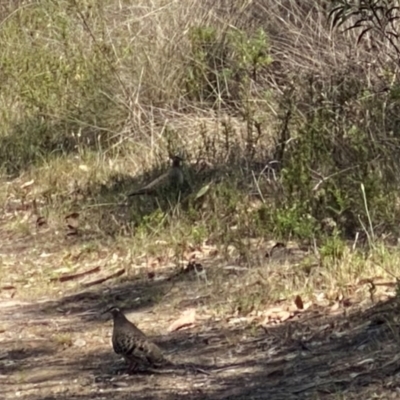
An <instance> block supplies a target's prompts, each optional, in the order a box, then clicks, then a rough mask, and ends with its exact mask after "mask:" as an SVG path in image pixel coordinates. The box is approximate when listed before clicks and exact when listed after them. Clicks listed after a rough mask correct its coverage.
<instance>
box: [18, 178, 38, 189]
mask: <svg viewBox="0 0 400 400" xmlns="http://www.w3.org/2000/svg"><path fill="white" fill-rule="evenodd" d="M34 183H35V180H34V179H32V180H31V181H28V182H25V183H24V184H23V185H21V189H25V188H27V187H29V186H32V185H33V184H34Z"/></svg>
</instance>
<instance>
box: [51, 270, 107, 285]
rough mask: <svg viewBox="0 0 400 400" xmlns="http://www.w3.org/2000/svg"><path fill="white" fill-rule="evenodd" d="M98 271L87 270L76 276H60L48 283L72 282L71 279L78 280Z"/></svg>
mask: <svg viewBox="0 0 400 400" xmlns="http://www.w3.org/2000/svg"><path fill="white" fill-rule="evenodd" d="M99 271H100V267H95V268H92V269H89V270H88V271H85V272H79V273H77V274H72V275H63V276H60V277H58V278H51V279H50V282H55V281H59V282H66V281H72V280H73V279H78V278H81V277H82V276H86V275H89V274H94V273H95V272H99Z"/></svg>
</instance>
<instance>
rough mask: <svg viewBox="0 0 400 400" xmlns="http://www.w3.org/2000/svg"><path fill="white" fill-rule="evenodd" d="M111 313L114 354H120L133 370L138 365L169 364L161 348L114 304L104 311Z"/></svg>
mask: <svg viewBox="0 0 400 400" xmlns="http://www.w3.org/2000/svg"><path fill="white" fill-rule="evenodd" d="M108 312H109V313H111V315H112V316H113V320H114V327H113V333H112V345H113V349H114V351H115V353H116V354H118V355H120V356H122V357H123V358H124V359H125V361H126V362H127V363H128V365H129V370H130V371H134V370H136V369H137V367H138V366H139V365H141V366H145V367H159V366H162V365H168V364H171V363H170V362H169V361H168V360H167V359H166V358H165V357H164V355H163V353H162V351H161V349H160V348H159V347H158V346H157V345H156V344H155V343H153V342H152V341H151V340H150V339H149V338H148V337H147V336H146V335H145V334H144V333H143V332H142V331H141V330H140V329H139V328H138V327H137V326H136V325H135V324H133V323H132V322H131V321H129V320H128V319H127V318H126V316H125V315H124V313H123V312H122V311H121V310H120V309H119V308H118V307H115V306H112V307H110V308H109V309H107V310H106V311H104V314H105V313H108Z"/></svg>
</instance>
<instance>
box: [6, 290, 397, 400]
mask: <svg viewBox="0 0 400 400" xmlns="http://www.w3.org/2000/svg"><path fill="white" fill-rule="evenodd" d="M97 300H98V299H97V298H96V294H95V293H93V292H88V293H87V294H86V295H84V294H81V295H80V297H79V299H77V298H76V299H75V301H74V300H73V297H70V298H69V299H67V302H66V299H63V301H57V302H54V301H51V302H41V303H28V302H19V301H14V300H9V301H3V302H2V304H1V311H0V318H1V320H0V327H1V329H0V341H1V354H0V383H1V387H2V388H3V389H2V394H0V396H3V398H5V399H29V400H36V399H46V400H50V399H131V398H135V399H140V400H144V399H154V398H157V399H180V398H185V399H199V400H200V399H303V398H304V399H308V398H310V399H311V398H312V399H318V398H321V399H322V398H324V399H325V398H328V399H329V398H332V399H336V398H346V399H347V398H348V399H351V398H354V399H355V398H365V399H367V398H372V396H373V395H374V396H378V397H373V398H398V397H396V396H400V394H399V388H400V374H399V372H400V355H398V349H399V345H398V341H397V339H398V336H397V333H396V331H395V330H394V328H396V326H395V321H394V319H393V315H395V314H394V313H395V311H396V307H397V306H396V304H395V303H389V304H385V305H379V306H375V307H372V308H370V309H369V310H368V311H365V310H364V311H363V310H356V309H355V310H354V311H353V312H352V313H351V315H350V316H348V317H346V318H343V317H342V316H339V317H338V316H336V317H330V318H325V317H324V316H323V312H321V310H317V309H314V310H310V311H309V312H307V313H304V314H302V315H301V318H300V319H298V320H297V321H291V322H289V323H287V324H284V325H282V326H279V327H277V328H271V329H269V330H268V332H266V331H264V330H257V331H254V329H253V330H252V329H249V328H248V327H245V326H236V327H235V326H229V325H227V324H226V323H224V322H222V321H211V320H210V321H204V323H203V324H202V325H201V326H197V327H196V328H194V329H191V330H188V331H183V332H179V333H174V334H167V335H163V336H162V337H154V339H155V340H156V341H158V343H159V344H160V345H161V346H162V347H163V348H165V349H166V351H167V352H170V353H172V357H173V359H174V361H178V362H182V361H184V362H195V363H197V364H199V363H200V364H203V365H204V366H207V367H209V372H210V374H209V375H206V374H202V373H198V372H197V373H196V372H195V371H190V370H187V371H178V372H177V371H168V370H167V371H165V372H162V371H161V372H160V373H158V374H152V373H140V374H136V375H125V374H121V373H120V372H118V371H117V370H118V369H119V370H121V369H122V370H123V364H122V363H121V362H120V360H119V359H118V357H116V356H115V355H114V354H113V353H112V350H111V347H110V333H111V329H110V328H111V326H110V323H109V322H107V321H104V320H102V319H101V318H100V317H99V316H98V310H96V304H97ZM77 301H79V302H80V304H83V303H84V304H85V306H84V307H82V308H84V309H85V310H86V311H85V312H83V311H78V308H79V307H77V303H76V302H77ZM68 304H69V305H68ZM69 309H74V310H75V311H74V312H73V313H70V312H69ZM88 310H89V311H88ZM129 316H130V318H132V319H134V320H136V321H138V320H140V321H141V324H140V325H141V327H142V328H143V329H144V330H147V331H149V330H152V328H154V326H155V321H157V324H156V325H157V328H158V329H159V330H163V329H164V328H165V326H166V324H167V321H166V319H165V318H160V316H155V315H152V314H151V313H149V312H144V311H141V312H139V313H134V314H130V315H129ZM217 365H218V366H219V367H221V366H226V369H224V370H218V369H217V367H216V366H217ZM361 393H363V394H362V396H361ZM360 396H361V397H360ZM393 396H395V397H393Z"/></svg>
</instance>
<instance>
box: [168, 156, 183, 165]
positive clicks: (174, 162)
mask: <svg viewBox="0 0 400 400" xmlns="http://www.w3.org/2000/svg"><path fill="white" fill-rule="evenodd" d="M169 158H170V159H171V160H172V166H173V167H179V166H180V165H181V162H182V161H183V158H182V157H181V156H178V155H170V156H169Z"/></svg>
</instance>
